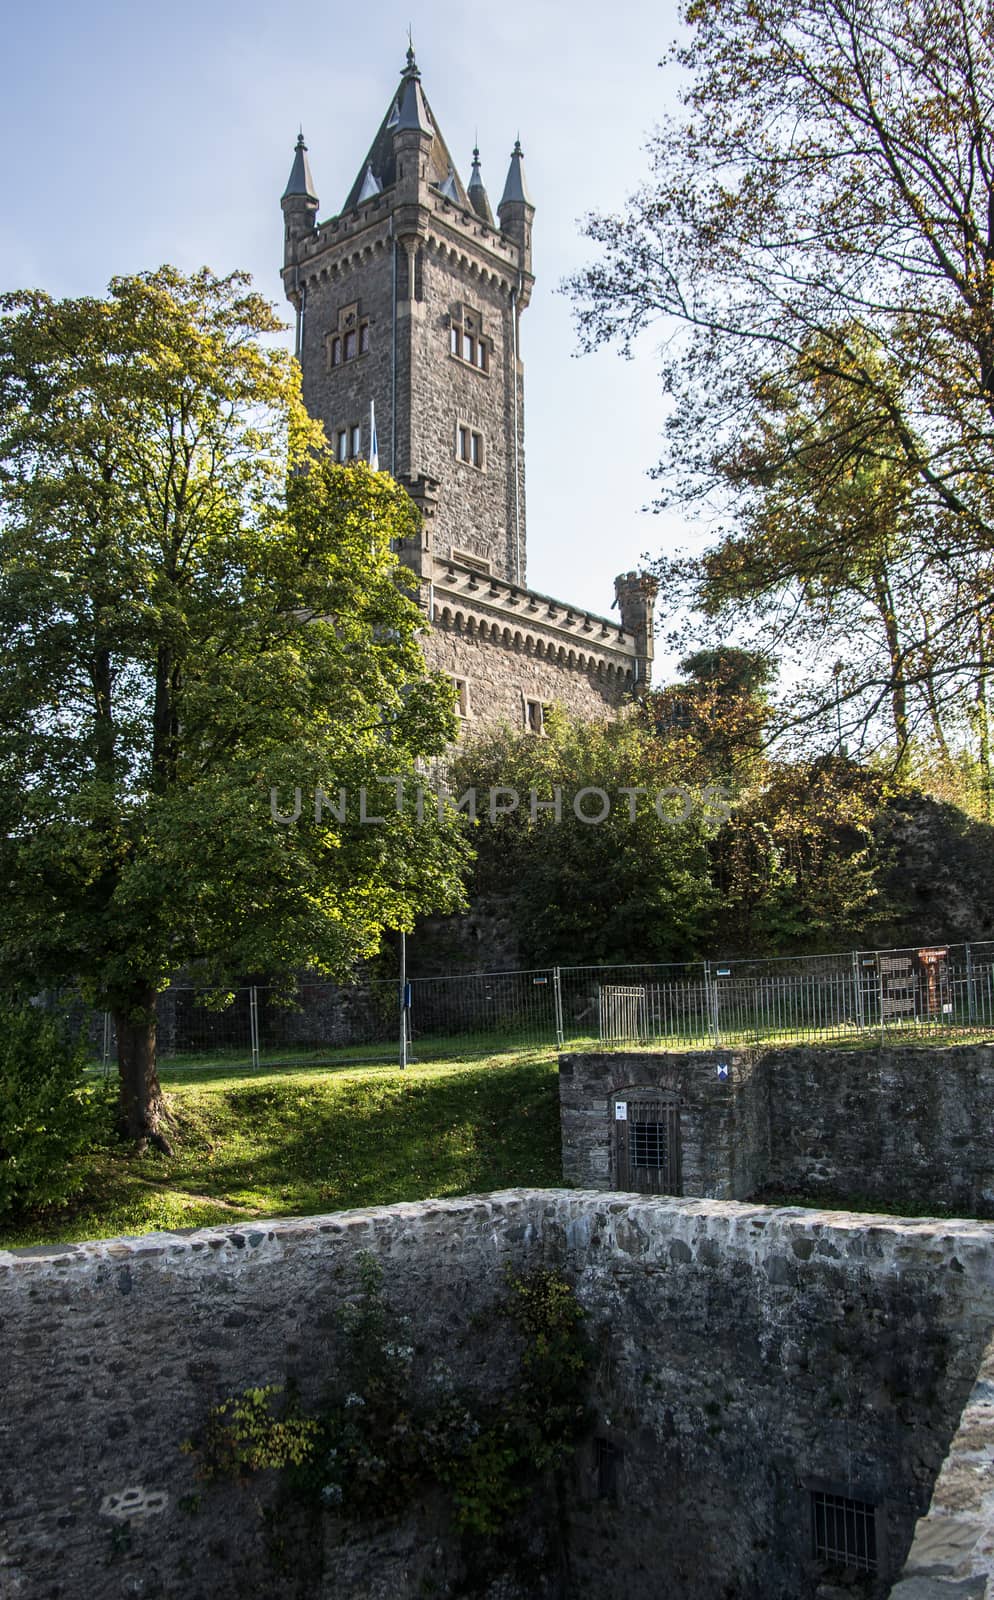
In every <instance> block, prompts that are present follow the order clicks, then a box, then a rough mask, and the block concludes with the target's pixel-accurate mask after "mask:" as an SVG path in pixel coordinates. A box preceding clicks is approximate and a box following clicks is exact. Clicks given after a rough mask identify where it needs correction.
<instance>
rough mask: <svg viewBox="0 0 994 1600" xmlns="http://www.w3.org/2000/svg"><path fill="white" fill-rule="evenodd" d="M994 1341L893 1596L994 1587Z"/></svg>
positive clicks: (945, 1597) (900, 1599) (913, 1598)
mask: <svg viewBox="0 0 994 1600" xmlns="http://www.w3.org/2000/svg"><path fill="white" fill-rule="evenodd" d="M992 1505H994V1343H992V1344H989V1345H988V1346H987V1349H986V1350H985V1351H984V1358H983V1360H982V1362H981V1363H980V1370H979V1372H978V1373H977V1377H976V1381H975V1383H974V1385H973V1388H972V1390H971V1392H970V1397H969V1399H968V1400H967V1403H966V1406H965V1407H964V1409H963V1412H962V1415H961V1416H960V1423H959V1427H958V1428H957V1430H956V1435H955V1438H954V1439H953V1442H952V1446H951V1448H950V1451H949V1454H948V1455H947V1456H946V1459H945V1461H944V1462H943V1464H942V1470H941V1472H940V1473H939V1477H938V1481H937V1482H936V1485H935V1489H934V1490H933V1493H932V1503H931V1505H930V1506H929V1510H928V1515H927V1516H925V1517H923V1518H922V1519H921V1521H920V1522H919V1523H918V1526H917V1527H916V1529H915V1536H914V1540H913V1541H912V1545H911V1549H910V1551H909V1553H908V1559H907V1562H906V1563H905V1566H904V1571H903V1572H902V1574H901V1578H902V1581H901V1582H900V1583H898V1584H897V1585H896V1587H895V1588H894V1589H892V1590H891V1600H955V1597H956V1596H957V1595H958V1596H959V1597H960V1600H990V1596H992V1595H994V1526H992V1521H994V1519H992V1516H991V1507H992Z"/></svg>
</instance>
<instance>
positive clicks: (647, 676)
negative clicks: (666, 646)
mask: <svg viewBox="0 0 994 1600" xmlns="http://www.w3.org/2000/svg"><path fill="white" fill-rule="evenodd" d="M658 592H659V584H658V583H657V582H656V580H655V578H653V577H651V576H650V575H649V574H648V573H647V572H622V573H620V574H619V575H618V577H617V578H615V580H614V594H615V601H614V603H615V605H616V606H617V607H618V609H619V610H620V612H621V626H622V627H623V628H624V630H625V632H626V633H630V634H631V635H632V637H633V639H634V641H635V680H634V683H633V685H632V687H633V690H634V693H635V694H636V695H637V696H638V698H640V699H641V697H642V696H643V695H644V694H646V693H647V691H648V689H649V685H650V683H651V681H652V658H653V655H654V654H655V641H654V639H653V632H652V625H653V617H654V613H655V608H656V595H657V593H658Z"/></svg>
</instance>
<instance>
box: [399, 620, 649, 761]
mask: <svg viewBox="0 0 994 1600" xmlns="http://www.w3.org/2000/svg"><path fill="white" fill-rule="evenodd" d="M421 647H422V650H423V651H424V655H425V659H426V661H427V662H428V665H429V667H432V668H434V669H436V670H437V671H439V672H447V673H448V674H449V675H450V676H452V677H457V678H465V679H466V681H467V683H468V684H469V713H470V714H469V717H468V718H467V720H466V722H465V723H464V724H463V729H464V731H465V733H467V734H469V735H472V734H473V733H474V732H475V731H476V729H477V728H480V727H492V726H493V725H494V724H495V723H502V722H503V723H506V724H507V725H508V727H510V728H513V729H515V730H516V731H520V730H521V729H522V728H523V727H524V719H525V700H526V699H529V700H541V701H543V702H545V703H547V704H552V705H557V706H560V707H561V708H562V709H563V710H564V711H566V712H568V713H569V715H570V716H573V717H582V718H598V717H600V718H608V717H611V716H612V715H616V714H617V713H618V710H619V709H620V707H622V706H623V705H624V704H625V703H626V702H628V703H630V701H631V694H630V692H626V690H625V688H624V686H623V685H622V684H619V682H618V681H617V679H616V678H611V679H605V678H602V677H599V676H598V674H597V673H596V672H593V671H590V672H584V671H581V670H580V669H579V668H577V667H572V666H566V665H564V664H562V663H561V662H559V661H557V660H554V659H552V658H550V657H548V656H536V655H533V654H530V653H529V652H528V651H526V650H524V649H521V648H516V647H515V646H514V645H506V644H502V643H501V642H500V640H498V639H495V638H493V637H488V638H485V639H483V638H481V637H480V636H479V634H470V633H463V632H457V631H456V630H454V629H449V628H444V627H440V626H438V625H437V624H436V626H435V627H434V628H433V629H432V631H431V632H430V633H429V634H427V635H426V636H425V638H424V639H423V640H422V642H421Z"/></svg>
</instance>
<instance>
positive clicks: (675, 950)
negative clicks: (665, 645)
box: [449, 714, 725, 966]
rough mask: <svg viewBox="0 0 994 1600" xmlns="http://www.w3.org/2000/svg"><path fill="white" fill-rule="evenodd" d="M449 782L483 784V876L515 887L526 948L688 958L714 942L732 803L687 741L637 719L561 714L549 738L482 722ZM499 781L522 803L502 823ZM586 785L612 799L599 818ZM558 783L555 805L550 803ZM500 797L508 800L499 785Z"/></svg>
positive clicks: (480, 884)
mask: <svg viewBox="0 0 994 1600" xmlns="http://www.w3.org/2000/svg"><path fill="white" fill-rule="evenodd" d="M684 783H686V793H685V794H684V793H683V792H682V791H681V792H678V793H669V794H663V798H662V800H661V801H660V806H659V809H658V810H657V808H656V805H655V797H656V796H657V795H659V794H661V793H662V792H663V791H667V790H672V789H673V788H674V787H675V786H678V785H682V784H684ZM449 787H450V790H451V792H453V794H454V795H456V796H457V797H458V796H459V795H461V794H463V793H465V792H466V791H467V790H469V789H471V788H475V790H476V794H477V803H478V821H477V826H476V828H475V829H474V831H473V834H472V838H473V844H474V846H475V849H476V852H477V865H476V871H475V878H474V885H475V888H476V889H477V890H478V891H481V892H485V893H495V892H497V893H506V892H508V890H510V893H511V896H512V900H513V906H514V910H515V920H516V924H517V928H518V934H519V938H520V941H521V946H522V949H523V952H524V954H525V958H526V959H527V960H529V961H534V962H535V963H536V964H538V965H542V966H547V965H549V964H550V963H553V962H561V963H564V964H576V963H585V962H596V961H603V962H622V961H681V960H685V959H687V957H688V955H690V954H695V953H696V952H697V950H698V949H699V947H700V946H701V945H702V943H703V942H705V941H706V939H707V937H708V933H709V931H710V928H711V920H712V913H713V909H714V901H713V895H712V891H711V886H710V881H709V875H708V836H709V833H711V832H712V831H713V830H714V828H715V827H716V826H717V825H718V822H719V821H720V819H721V818H722V817H723V816H724V814H725V806H724V804H723V802H722V800H721V797H720V794H719V792H718V791H717V790H714V789H712V790H711V792H710V793H709V794H705V793H704V790H705V787H706V784H705V783H704V782H702V781H700V778H699V775H698V774H697V773H692V774H688V773H687V772H686V771H685V769H684V766H683V765H682V763H681V759H680V752H679V751H677V752H676V753H674V752H673V751H671V750H670V749H669V748H668V746H667V745H666V743H665V742H664V741H662V740H660V739H658V738H656V737H654V736H653V735H652V734H650V733H649V732H647V730H646V729H644V728H643V727H641V726H640V725H639V724H638V723H636V722H635V721H634V719H632V720H629V721H622V722H619V723H616V724H613V725H608V726H603V725H598V724H590V723H571V722H570V721H569V720H568V719H567V718H565V717H563V716H562V715H556V714H553V715H550V716H549V717H548V719H547V722H546V737H543V738H536V737H535V736H534V735H533V734H528V733H512V732H510V731H509V730H507V729H504V730H497V731H495V732H492V733H488V734H484V735H482V736H481V737H480V738H478V739H476V740H474V741H472V743H469V744H467V745H466V747H465V748H464V749H462V750H460V752H459V753H458V755H457V757H456V758H455V759H454V761H453V762H452V763H451V766H450V770H449ZM501 789H503V790H506V791H508V792H509V795H511V794H513V795H516V796H517V800H518V803H517V806H516V809H514V810H513V811H511V812H509V813H508V814H506V815H500V814H497V815H496V817H495V820H494V821H493V822H492V821H491V820H490V818H489V814H488V811H487V804H488V796H489V793H490V791H491V790H493V791H499V790H501ZM584 789H589V790H600V791H603V795H604V797H606V799H607V800H608V801H609V802H610V812H609V814H607V815H605V816H604V818H603V820H602V821H600V822H589V821H587V822H585V821H582V820H580V818H579V817H578V816H577V814H576V810H575V808H574V800H575V798H576V796H577V795H578V794H579V793H580V792H581V791H582V790H584ZM626 789H627V790H629V791H630V792H629V793H627V794H626V793H625V792H624V791H625V790H626ZM533 791H534V800H535V805H534V808H533V805H532V792H533ZM557 791H558V798H559V801H560V813H559V816H558V817H557V814H556V811H555V810H554V809H551V808H550V806H549V805H548V804H547V802H555V800H556V797H557ZM498 803H499V804H500V805H504V804H509V803H510V800H509V798H506V797H505V796H504V795H499V797H498ZM603 806H604V800H603V799H601V798H599V797H598V796H597V795H596V794H591V795H589V796H588V797H586V799H584V800H582V801H581V802H580V808H581V810H583V811H584V813H585V815H587V816H589V817H596V816H598V815H599V814H600V813H601V811H602V809H603ZM533 810H534V817H533V815H532V813H533Z"/></svg>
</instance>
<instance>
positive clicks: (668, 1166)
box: [615, 1098, 682, 1194]
mask: <svg viewBox="0 0 994 1600" xmlns="http://www.w3.org/2000/svg"><path fill="white" fill-rule="evenodd" d="M615 1128H616V1130H617V1132H616V1138H617V1157H618V1159H617V1172H618V1187H619V1188H621V1189H628V1190H631V1191H634V1192H635V1193H637V1194H681V1193H682V1186H681V1179H680V1105H679V1102H678V1101H677V1100H676V1099H675V1098H674V1099H672V1100H629V1101H628V1102H627V1115H626V1117H625V1120H624V1121H616V1123H615Z"/></svg>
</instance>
